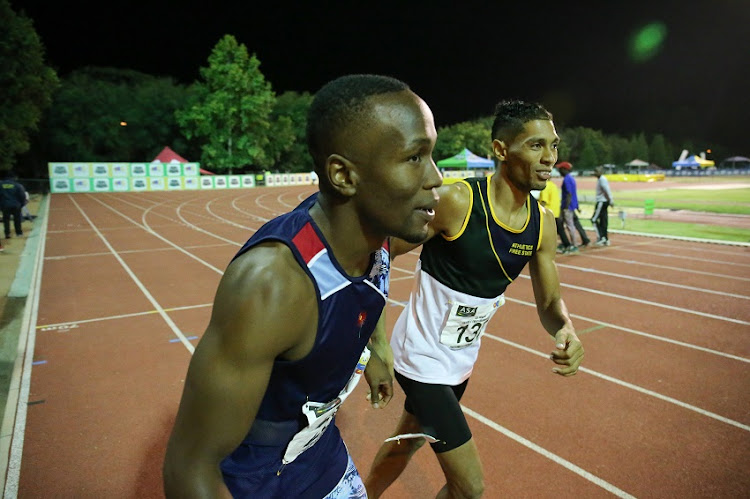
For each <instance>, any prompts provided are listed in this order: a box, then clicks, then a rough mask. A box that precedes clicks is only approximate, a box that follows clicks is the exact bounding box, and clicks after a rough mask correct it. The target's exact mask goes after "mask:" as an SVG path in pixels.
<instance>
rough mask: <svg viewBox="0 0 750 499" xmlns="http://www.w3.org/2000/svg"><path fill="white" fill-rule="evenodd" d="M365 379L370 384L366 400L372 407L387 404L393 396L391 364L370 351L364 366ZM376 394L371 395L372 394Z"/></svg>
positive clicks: (377, 407)
mask: <svg viewBox="0 0 750 499" xmlns="http://www.w3.org/2000/svg"><path fill="white" fill-rule="evenodd" d="M365 379H366V380H367V384H368V385H370V388H369V391H368V392H367V400H369V401H370V403H371V404H372V407H373V408H374V409H379V408H381V407H385V406H386V405H388V402H390V401H391V399H392V398H393V364H392V363H391V365H390V366H388V365H387V364H386V363H385V362H383V361H382V360H381V359H380V357H379V356H378V354H377V353H376V352H372V353H371V355H370V360H369V361H368V362H367V367H365ZM373 393H374V394H376V396H374V397H373V395H372V394H373Z"/></svg>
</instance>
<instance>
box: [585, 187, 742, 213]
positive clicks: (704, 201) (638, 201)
mask: <svg viewBox="0 0 750 499" xmlns="http://www.w3.org/2000/svg"><path fill="white" fill-rule="evenodd" d="M581 196H582V197H584V198H585V199H593V198H594V191H581ZM646 199H653V200H654V201H655V202H656V207H657V208H664V209H668V210H689V211H704V212H708V213H728V214H734V215H750V188H742V189H715V190H713V189H665V190H653V191H630V192H622V193H618V196H617V199H616V201H617V204H618V205H619V206H623V207H628V208H642V207H643V203H644V201H645V200H646Z"/></svg>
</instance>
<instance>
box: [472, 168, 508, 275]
mask: <svg viewBox="0 0 750 499" xmlns="http://www.w3.org/2000/svg"><path fill="white" fill-rule="evenodd" d="M489 186H490V183H489V181H488V182H487V192H489V189H490V187H489ZM478 190H479V197H480V198H481V200H482V209H483V210H484V224H485V226H486V227H487V239H489V240H490V248H491V249H492V253H493V254H494V255H495V259H497V264H498V265H500V270H502V271H503V274H505V277H506V278H507V279H508V282H509V283H511V282H513V279H511V278H510V276H509V275H508V273H507V272H506V271H505V267H503V262H502V261H500V257H499V256H498V254H497V251H495V244H494V243H493V242H492V233H491V232H490V214H489V213H488V212H487V204H486V203H485V200H484V196H483V195H482V189H481V188H480V189H478Z"/></svg>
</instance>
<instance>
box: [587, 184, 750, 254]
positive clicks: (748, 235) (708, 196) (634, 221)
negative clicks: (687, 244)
mask: <svg viewBox="0 0 750 499" xmlns="http://www.w3.org/2000/svg"><path fill="white" fill-rule="evenodd" d="M748 184H750V177H734V178H726V179H721V181H720V182H718V183H717V182H712V183H709V182H706V181H705V180H702V179H689V180H688V179H684V180H683V179H681V182H680V183H679V184H678V185H671V186H669V187H661V186H660V185H659V184H651V185H649V186H648V187H645V186H644V188H643V189H641V188H640V186H636V185H634V186H631V187H633V188H632V189H627V190H625V189H617V187H622V185H621V184H620V185H619V186H618V185H613V191H615V192H614V195H615V206H616V209H615V210H611V211H610V222H609V226H610V228H612V229H622V230H626V231H632V232H642V233H647V234H664V235H670V236H682V237H695V238H700V239H716V240H724V241H735V242H750V221H748V224H747V225H748V227H747V228H745V227H738V226H737V223H736V219H735V220H733V222H735V223H728V221H729V217H728V218H727V219H726V220H727V223H724V222H723V221H722V220H721V218H720V217H718V218H714V219H713V221H712V222H711V223H698V222H697V220H698V219H700V218H703V217H702V216H699V215H703V214H718V215H722V214H724V215H748V216H750V187H747V186H748ZM579 199H581V200H582V203H581V206H582V210H583V212H584V215H586V214H590V213H591V211H592V210H593V206H594V203H593V199H594V190H592V189H579ZM647 199H651V200H654V207H655V209H656V212H655V214H654V215H653V216H651V217H645V216H644V204H645V201H646V200H647ZM619 210H624V211H625V213H626V218H625V224H624V227H623V224H622V221H621V220H620V219H619V218H618V217H617V215H618V212H619ZM662 210H670V211H676V210H681V212H682V213H683V216H682V217H680V218H681V219H682V221H674V220H669V218H670V217H660V215H659V214H660V213H664V211H662ZM684 212H694V213H695V217H694V218H695V219H696V222H694V221H692V220H691V216H690V213H684ZM583 225H584V227H587V228H588V227H589V226H590V225H591V224H590V222H588V221H583Z"/></svg>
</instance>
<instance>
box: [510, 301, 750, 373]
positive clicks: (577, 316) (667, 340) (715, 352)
mask: <svg viewBox="0 0 750 499" xmlns="http://www.w3.org/2000/svg"><path fill="white" fill-rule="evenodd" d="M505 301H509V302H513V303H518V304H519V305H525V306H527V307H532V308H534V309H536V303H531V302H528V301H523V300H518V299H516V298H510V297H508V296H506V297H505ZM570 316H571V317H572V318H573V319H581V320H584V321H588V322H593V323H594V324H598V325H600V326H603V327H608V328H612V329H618V330H620V331H624V332H626V333H631V334H635V335H638V336H643V337H645V338H649V339H652V340H656V341H663V342H665V343H671V344H673V345H679V346H681V347H684V348H690V349H692V350H699V351H701V352H705V353H710V354H712V355H718V356H719V357H724V358H727V359H732V360H739V361H740V362H746V363H748V364H750V359H748V358H746V357H740V356H739V355H732V354H731V353H726V352H720V351H718V350H712V349H710V348H706V347H701V346H698V345H693V344H692V343H686V342H684V341H679V340H673V339H672V338H665V337H663V336H656V335H655V334H650V333H646V332H643V331H638V330H637V329H631V328H629V327H624V326H618V325H616V324H612V323H610V322H604V321H600V320H598V319H592V318H591V317H586V316H585V315H580V314H570Z"/></svg>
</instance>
